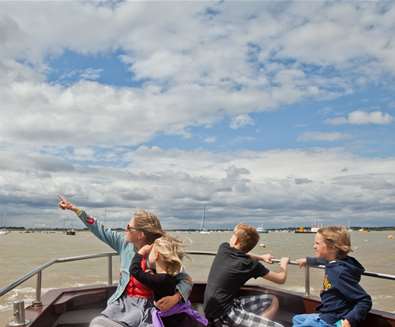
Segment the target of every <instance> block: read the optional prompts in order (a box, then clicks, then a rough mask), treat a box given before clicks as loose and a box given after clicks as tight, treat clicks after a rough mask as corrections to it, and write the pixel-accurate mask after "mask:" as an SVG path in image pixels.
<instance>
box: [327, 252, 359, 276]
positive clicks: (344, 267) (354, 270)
mask: <svg viewBox="0 0 395 327" xmlns="http://www.w3.org/2000/svg"><path fill="white" fill-rule="evenodd" d="M327 268H328V269H333V270H335V271H336V272H338V273H347V274H349V275H350V276H352V277H353V278H354V279H357V280H358V281H359V280H360V279H361V275H362V273H363V272H364V271H365V268H364V267H363V266H362V265H361V264H360V263H359V261H358V260H357V259H355V258H353V257H349V256H346V257H345V258H343V259H337V260H334V261H331V262H330V263H329V265H328V266H327Z"/></svg>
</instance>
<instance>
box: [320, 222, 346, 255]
mask: <svg viewBox="0 0 395 327" xmlns="http://www.w3.org/2000/svg"><path fill="white" fill-rule="evenodd" d="M317 233H319V234H320V235H321V236H322V237H323V239H324V242H325V244H326V245H327V246H328V247H330V248H334V249H336V257H337V258H344V257H345V256H346V255H347V254H348V253H349V252H351V251H352V249H351V238H350V233H349V232H348V231H347V229H346V228H344V227H338V226H328V227H323V228H320V229H319V230H318V232H317Z"/></svg>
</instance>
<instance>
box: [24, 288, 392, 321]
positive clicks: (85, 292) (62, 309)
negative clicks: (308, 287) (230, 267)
mask: <svg viewBox="0 0 395 327" xmlns="http://www.w3.org/2000/svg"><path fill="white" fill-rule="evenodd" d="M205 286H206V284H205V283H195V284H194V287H193V290H192V294H191V297H190V300H191V302H192V303H193V305H194V307H195V308H196V309H197V310H198V311H200V312H201V310H202V301H203V294H204V289H205ZM114 290H115V286H100V285H98V286H93V287H92V286H91V287H80V288H69V289H55V290H52V291H49V292H48V293H46V294H45V295H44V297H43V301H42V302H43V306H42V307H40V308H34V307H32V306H30V307H28V308H27V309H26V318H27V319H29V320H31V321H32V323H31V325H30V327H87V326H89V322H90V321H91V319H92V318H93V317H95V316H97V315H98V314H99V313H100V312H101V311H102V310H103V309H104V307H105V305H106V302H107V299H108V298H109V297H110V295H111V294H112V293H113V292H114ZM267 292H269V293H271V294H274V295H276V296H277V297H278V299H279V302H280V311H279V313H278V315H277V319H276V320H277V321H278V322H280V323H282V324H283V325H284V326H286V327H288V326H291V325H292V323H291V321H292V317H293V316H294V315H295V314H299V313H313V312H314V309H315V307H316V306H317V305H318V303H319V299H318V298H312V297H308V298H307V297H304V296H302V295H301V294H299V293H294V292H290V291H285V290H282V289H277V288H272V287H265V288H264V287H261V286H255V285H251V286H245V287H243V288H242V289H241V291H240V295H253V294H259V293H267ZM372 326H374V327H395V315H394V314H391V313H388V312H383V311H377V310H372V311H371V312H370V313H369V317H368V319H367V320H366V321H365V322H364V324H363V325H362V326H361V327H372Z"/></svg>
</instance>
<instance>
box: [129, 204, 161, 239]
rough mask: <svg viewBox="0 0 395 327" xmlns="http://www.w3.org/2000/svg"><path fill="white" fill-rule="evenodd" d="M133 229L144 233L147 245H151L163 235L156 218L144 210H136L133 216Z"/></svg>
mask: <svg viewBox="0 0 395 327" xmlns="http://www.w3.org/2000/svg"><path fill="white" fill-rule="evenodd" d="M134 227H135V228H136V230H139V231H142V232H143V233H144V236H145V239H146V241H147V243H148V244H152V243H153V242H154V241H155V240H156V239H157V238H158V237H161V236H162V235H164V234H165V232H164V231H163V229H162V225H161V224H160V221H159V219H158V217H157V216H156V215H155V214H153V213H152V212H149V211H145V210H138V211H137V212H136V213H135V214H134Z"/></svg>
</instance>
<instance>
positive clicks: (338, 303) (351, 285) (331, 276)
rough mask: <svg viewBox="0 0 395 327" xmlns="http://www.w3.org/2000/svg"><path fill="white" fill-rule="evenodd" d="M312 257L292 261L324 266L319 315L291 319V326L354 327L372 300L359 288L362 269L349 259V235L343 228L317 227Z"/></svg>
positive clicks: (367, 310)
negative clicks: (313, 255)
mask: <svg viewBox="0 0 395 327" xmlns="http://www.w3.org/2000/svg"><path fill="white" fill-rule="evenodd" d="M313 247H314V251H315V257H307V258H303V259H298V260H296V261H297V262H298V263H299V266H300V267H304V266H305V265H306V264H308V265H309V266H318V265H324V266H325V276H324V281H323V288H322V291H321V304H320V305H319V306H318V307H317V310H318V312H319V313H316V314H315V313H313V314H301V315H296V316H294V317H293V319H292V322H293V327H302V326H305V327H307V326H310V327H335V326H336V327H338V326H341V327H350V326H351V327H356V326H358V325H359V323H360V322H362V321H363V320H364V319H365V318H366V315H367V313H368V312H369V310H370V308H371V307H372V299H371V297H370V296H369V294H367V293H366V292H365V290H364V289H363V288H362V287H361V286H360V285H359V282H360V280H361V274H362V273H363V271H364V270H365V269H364V268H363V267H362V265H361V264H360V263H359V262H358V261H357V260H356V259H355V258H353V257H350V256H348V253H349V252H350V251H351V241H350V234H349V233H348V231H347V230H346V229H345V228H344V227H336V226H331V227H325V228H320V229H319V230H318V232H317V234H316V235H315V239H314V246H313Z"/></svg>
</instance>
